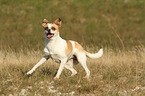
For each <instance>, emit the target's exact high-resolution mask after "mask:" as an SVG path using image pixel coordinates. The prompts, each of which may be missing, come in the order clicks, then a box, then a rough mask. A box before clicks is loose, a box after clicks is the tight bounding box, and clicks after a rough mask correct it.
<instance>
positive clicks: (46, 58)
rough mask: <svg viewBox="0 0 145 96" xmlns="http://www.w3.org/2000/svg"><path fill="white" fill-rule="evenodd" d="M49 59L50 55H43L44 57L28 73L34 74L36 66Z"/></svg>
mask: <svg viewBox="0 0 145 96" xmlns="http://www.w3.org/2000/svg"><path fill="white" fill-rule="evenodd" d="M48 59H49V56H44V57H42V59H41V60H40V61H39V62H38V63H37V64H36V65H35V66H34V67H33V68H32V69H31V70H30V71H29V72H27V75H30V74H32V73H33V72H34V71H35V70H36V68H38V67H39V66H40V65H41V64H43V63H44V62H45V61H47V60H48Z"/></svg>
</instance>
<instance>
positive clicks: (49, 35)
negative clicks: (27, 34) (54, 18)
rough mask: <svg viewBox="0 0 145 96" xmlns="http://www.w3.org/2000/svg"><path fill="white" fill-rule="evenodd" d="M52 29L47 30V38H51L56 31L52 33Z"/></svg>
mask: <svg viewBox="0 0 145 96" xmlns="http://www.w3.org/2000/svg"><path fill="white" fill-rule="evenodd" d="M50 31H51V30H50V29H47V30H45V33H46V35H47V38H49V39H50V38H51V37H53V36H54V33H50Z"/></svg>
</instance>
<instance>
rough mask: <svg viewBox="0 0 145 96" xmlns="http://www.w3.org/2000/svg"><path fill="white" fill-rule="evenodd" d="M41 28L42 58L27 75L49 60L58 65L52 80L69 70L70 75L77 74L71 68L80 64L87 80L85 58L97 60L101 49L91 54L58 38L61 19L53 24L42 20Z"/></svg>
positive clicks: (78, 45)
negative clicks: (42, 30)
mask: <svg viewBox="0 0 145 96" xmlns="http://www.w3.org/2000/svg"><path fill="white" fill-rule="evenodd" d="M42 26H43V28H44V31H45V46H44V56H43V57H42V59H41V60H40V61H39V62H38V63H37V64H36V65H35V66H34V67H33V68H32V69H31V70H30V71H29V72H27V75H29V74H31V73H32V72H34V71H35V69H36V68H37V67H38V66H40V65H41V64H42V63H44V62H45V61H47V60H48V59H49V58H51V59H52V60H54V61H55V62H57V63H60V67H59V69H58V72H57V74H56V76H55V77H54V79H58V78H59V77H60V74H61V72H62V70H63V69H64V67H65V68H67V69H69V70H70V71H71V72H72V74H71V76H73V75H75V74H77V71H76V70H75V69H74V68H73V64H77V63H80V64H81V65H82V66H83V68H84V69H85V71H86V76H85V78H89V75H90V71H89V69H88V67H87V65H86V56H87V57H89V58H92V59H97V58H99V57H101V56H102V55H103V49H100V50H99V52H98V53H95V54H91V53H88V52H86V51H85V50H84V49H83V47H82V46H81V45H80V44H79V43H77V42H75V41H71V40H64V39H62V38H61V37H60V36H59V28H60V27H61V19H60V18H59V19H56V20H55V21H54V23H49V21H48V20H46V19H44V20H43V23H42Z"/></svg>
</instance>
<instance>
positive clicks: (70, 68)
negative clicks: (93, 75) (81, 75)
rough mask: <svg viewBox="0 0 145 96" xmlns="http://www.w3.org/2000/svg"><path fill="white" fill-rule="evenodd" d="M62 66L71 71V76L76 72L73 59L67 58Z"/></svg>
mask: <svg viewBox="0 0 145 96" xmlns="http://www.w3.org/2000/svg"><path fill="white" fill-rule="evenodd" d="M64 67H65V68H66V69H68V70H70V71H71V72H72V74H71V76H73V75H76V74H77V71H76V70H75V69H74V68H73V59H71V60H69V61H68V62H67V63H66V65H65V66H64Z"/></svg>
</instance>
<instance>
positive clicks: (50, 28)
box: [42, 18, 61, 39]
mask: <svg viewBox="0 0 145 96" xmlns="http://www.w3.org/2000/svg"><path fill="white" fill-rule="evenodd" d="M42 26H43V28H44V31H45V34H46V36H47V38H48V39H50V38H53V37H55V36H57V35H58V34H59V28H60V27H61V19H60V18H58V19H56V20H55V21H54V22H53V23H49V21H48V20H47V19H44V20H43V22H42Z"/></svg>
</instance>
